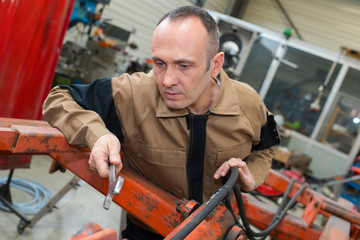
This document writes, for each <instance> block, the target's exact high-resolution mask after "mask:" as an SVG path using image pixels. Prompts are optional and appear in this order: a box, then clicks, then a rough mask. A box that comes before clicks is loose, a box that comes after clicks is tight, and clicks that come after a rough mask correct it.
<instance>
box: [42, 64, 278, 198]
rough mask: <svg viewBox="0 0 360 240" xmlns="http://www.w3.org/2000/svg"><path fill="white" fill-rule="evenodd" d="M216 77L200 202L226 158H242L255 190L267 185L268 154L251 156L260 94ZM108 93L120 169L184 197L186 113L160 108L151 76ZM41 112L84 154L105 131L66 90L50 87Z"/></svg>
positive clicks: (116, 84)
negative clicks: (115, 121) (114, 115)
mask: <svg viewBox="0 0 360 240" xmlns="http://www.w3.org/2000/svg"><path fill="white" fill-rule="evenodd" d="M220 79H221V88H220V92H219V95H218V97H217V99H216V101H215V102H214V103H213V104H212V105H211V106H210V109H209V110H210V115H209V117H208V121H207V129H206V146H205V157H204V172H203V199H204V201H206V200H208V199H209V197H210V196H211V195H212V194H214V193H215V192H216V191H217V190H218V189H219V187H220V186H221V185H222V180H215V179H214V173H215V171H216V169H217V168H218V167H220V165H221V164H222V163H223V162H225V161H227V160H229V159H230V158H232V157H237V158H241V159H244V160H246V162H247V166H248V168H249V170H250V172H251V173H252V175H253V177H254V179H255V182H256V186H259V185H260V184H262V183H263V182H264V180H265V179H266V176H267V174H268V172H269V169H270V165H271V161H272V157H273V150H272V148H268V149H263V150H258V151H252V147H253V146H255V145H257V144H258V143H259V142H260V133H261V127H262V126H264V125H265V124H266V121H267V109H266V107H265V105H264V103H263V101H262V100H261V99H260V97H259V95H258V94H257V93H256V91H255V90H254V89H252V88H251V87H250V86H248V85H247V84H245V83H241V82H238V81H234V80H231V79H229V77H228V76H227V75H226V73H225V72H224V71H222V72H221V74H220ZM109 81H110V80H109ZM111 87H112V97H113V101H114V105H115V109H116V113H117V116H118V118H119V121H120V123H119V124H121V130H122V133H123V136H124V141H123V142H122V145H121V146H122V150H123V151H124V159H123V160H124V161H125V164H127V165H128V166H129V167H130V168H131V169H133V170H135V171H136V172H138V173H139V174H141V175H143V176H144V177H145V178H146V179H148V180H149V181H151V182H153V183H155V184H157V185H158V186H160V187H162V188H163V189H165V190H167V191H169V192H170V193H172V194H174V195H175V196H177V197H179V198H187V197H188V192H189V190H188V182H187V172H186V161H187V154H188V146H189V131H188V129H187V125H186V115H187V114H189V112H188V110H187V109H181V110H174V109H169V108H168V107H167V105H166V104H165V102H164V100H163V99H162V97H161V95H160V93H159V90H158V87H157V84H156V79H155V76H154V74H153V72H152V71H150V72H149V73H148V74H144V73H136V74H132V75H127V74H125V75H122V76H121V77H118V78H113V79H111ZM100 100H101V99H100ZM103 107H104V108H106V107H107V106H103ZM43 114H44V117H45V119H46V120H47V121H48V122H49V123H50V124H51V125H52V126H54V127H57V128H59V129H60V130H61V131H62V132H63V133H64V135H65V136H66V137H67V139H68V141H69V142H70V143H71V144H85V145H87V146H88V147H90V148H91V147H92V146H93V144H94V143H95V141H96V140H97V139H98V138H99V137H100V136H102V135H104V134H107V133H109V130H108V129H107V128H106V127H105V124H104V122H103V121H102V119H101V118H100V117H99V116H98V115H97V114H96V113H95V112H94V111H84V109H83V108H82V107H81V106H80V105H78V104H77V103H76V102H75V101H74V100H73V98H72V96H71V95H70V93H69V91H68V90H67V89H61V88H59V87H55V88H54V89H52V91H51V92H50V94H49V96H48V98H47V99H46V101H45V103H44V110H43Z"/></svg>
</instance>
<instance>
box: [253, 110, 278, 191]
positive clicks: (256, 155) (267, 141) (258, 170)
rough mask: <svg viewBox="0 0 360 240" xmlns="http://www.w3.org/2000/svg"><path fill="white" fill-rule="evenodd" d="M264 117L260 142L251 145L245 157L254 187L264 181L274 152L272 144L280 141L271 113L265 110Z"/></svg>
mask: <svg viewBox="0 0 360 240" xmlns="http://www.w3.org/2000/svg"><path fill="white" fill-rule="evenodd" d="M265 119H266V122H265V124H264V125H263V126H262V127H261V132H260V142H258V143H257V144H256V145H254V146H253V148H252V151H251V153H250V155H249V156H248V157H247V158H246V163H247V166H248V168H249V171H250V172H251V174H252V175H253V177H254V180H255V188H257V187H259V186H260V185H261V184H263V183H264V182H265V180H266V178H267V176H268V173H269V170H270V167H271V162H272V159H273V157H274V154H275V151H274V146H275V145H278V144H279V143H280V136H279V134H278V130H277V126H276V122H275V120H274V117H273V115H269V113H268V112H267V111H266V118H265Z"/></svg>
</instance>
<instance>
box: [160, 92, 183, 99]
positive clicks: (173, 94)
mask: <svg viewBox="0 0 360 240" xmlns="http://www.w3.org/2000/svg"><path fill="white" fill-rule="evenodd" d="M164 95H165V97H166V98H167V99H170V100H175V99H177V98H178V97H179V96H180V95H181V94H180V93H178V92H164Z"/></svg>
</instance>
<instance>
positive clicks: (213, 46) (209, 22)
mask: <svg viewBox="0 0 360 240" xmlns="http://www.w3.org/2000/svg"><path fill="white" fill-rule="evenodd" d="M189 17H198V18H199V19H200V20H201V22H202V23H203V24H204V26H205V28H206V30H207V31H208V33H209V36H210V42H209V47H208V52H207V55H208V66H207V70H209V68H210V60H211V58H212V57H214V56H215V54H217V53H218V52H219V38H220V32H219V27H218V25H217V23H216V22H215V20H214V19H213V18H212V17H211V15H210V14H209V13H208V12H207V11H206V10H204V9H202V8H201V7H198V6H193V5H187V6H181V7H177V8H175V9H173V10H171V11H169V12H168V13H166V14H165V15H164V16H163V17H162V18H161V19H160V20H159V22H158V24H157V26H159V24H160V23H161V22H162V21H164V20H165V19H167V18H169V19H170V20H176V19H186V18H189ZM207 70H206V71H207Z"/></svg>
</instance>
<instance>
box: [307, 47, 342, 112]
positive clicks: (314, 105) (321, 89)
mask: <svg viewBox="0 0 360 240" xmlns="http://www.w3.org/2000/svg"><path fill="white" fill-rule="evenodd" d="M345 51H346V49H345V48H344V47H341V48H340V53H339V55H338V56H337V58H336V60H335V61H334V62H333V63H332V64H331V67H330V70H329V72H328V74H327V75H326V78H325V80H324V83H323V84H322V85H320V86H319V88H318V92H319V93H318V96H317V97H316V98H315V100H314V102H312V103H311V104H310V111H312V112H319V111H320V109H321V105H320V100H321V98H322V96H323V95H324V89H325V88H326V87H327V85H328V84H329V82H330V79H331V77H332V76H333V74H334V71H335V68H336V66H337V65H338V63H339V60H340V58H341V57H342V56H343V55H344V53H345Z"/></svg>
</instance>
